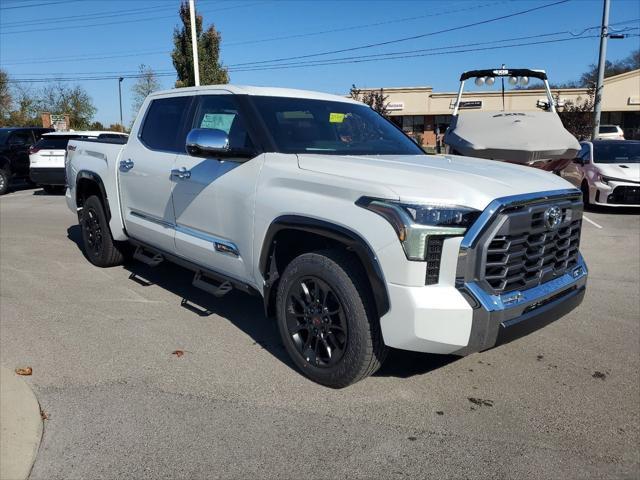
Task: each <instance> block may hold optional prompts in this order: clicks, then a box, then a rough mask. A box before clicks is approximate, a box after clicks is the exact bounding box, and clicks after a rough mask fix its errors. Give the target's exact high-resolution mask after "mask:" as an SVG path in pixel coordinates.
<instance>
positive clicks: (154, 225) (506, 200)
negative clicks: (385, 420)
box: [66, 85, 587, 387]
mask: <svg viewBox="0 0 640 480" xmlns="http://www.w3.org/2000/svg"><path fill="white" fill-rule="evenodd" d="M67 151H68V154H67V155H68V156H67V183H68V189H67V192H66V200H67V203H68V205H69V208H70V209H71V211H72V212H74V213H77V215H78V221H79V223H80V226H81V232H82V242H83V248H84V252H85V255H86V257H87V258H88V260H89V261H90V262H92V263H93V264H94V265H97V266H99V267H110V266H114V265H118V264H120V263H121V262H123V261H124V259H125V257H126V255H127V249H128V246H134V247H135V253H133V258H134V259H137V260H139V261H141V262H143V263H145V264H147V265H150V266H155V265H157V264H159V263H160V262H162V261H165V260H168V261H171V262H175V263H178V264H180V265H182V266H185V267H187V268H190V269H192V270H193V271H194V278H193V285H194V286H196V287H198V288H201V289H203V290H205V291H208V292H210V293H212V294H213V295H215V296H218V297H220V296H223V295H225V294H226V293H227V292H229V291H230V290H231V289H232V288H238V289H240V290H242V291H244V292H247V293H252V294H255V295H257V296H259V297H262V299H263V301H264V307H265V312H266V314H267V315H268V316H273V317H275V318H276V320H277V325H278V328H279V331H280V336H281V338H282V342H283V344H284V347H285V348H286V350H287V352H288V353H289V355H290V356H291V358H292V360H293V362H294V363H295V365H297V367H298V368H299V369H300V370H301V371H302V372H303V373H304V374H305V375H307V376H308V377H309V378H311V379H313V380H314V381H316V382H319V383H321V384H324V385H328V386H331V387H344V386H346V385H349V384H352V383H354V382H356V381H358V380H360V379H362V378H364V377H366V376H367V375H370V374H372V373H373V372H375V371H376V370H377V369H378V367H380V365H381V364H382V362H383V360H384V358H385V355H386V352H387V348H388V347H395V348H400V349H405V350H414V351H420V352H431V353H440V354H456V355H466V354H468V353H471V352H477V351H481V350H486V349H488V348H491V347H494V346H495V345H498V344H500V343H504V342H508V341H510V340H512V339H513V338H516V337H518V336H521V335H524V334H526V333H528V332H530V331H532V330H535V329H537V328H540V327H542V326H544V325H546V324H548V323H549V322H551V321H553V320H556V319H557V318H560V317H561V316H563V315H564V314H566V313H567V312H569V311H571V310H572V309H573V308H575V307H576V306H577V305H578V304H579V303H580V302H581V301H582V298H583V296H584V293H585V288H586V281H587V268H586V265H585V263H584V261H583V259H582V256H581V255H580V253H579V251H578V243H579V241H580V230H581V219H582V197H581V195H580V190H577V189H575V188H573V187H572V186H571V185H570V184H569V183H567V182H566V181H565V180H563V179H562V178H560V177H558V176H556V175H550V174H549V173H547V172H543V171H540V170H536V169H532V168H528V167H523V166H518V165H512V164H508V163H501V162H493V161H489V160H482V159H477V158H467V157H462V156H430V155H426V154H424V152H423V151H422V150H421V149H420V148H419V147H418V146H417V145H416V144H415V143H414V142H413V141H412V140H411V139H410V138H409V137H407V136H406V135H405V134H404V133H403V132H402V131H401V130H400V129H398V128H397V127H396V126H395V125H393V124H392V123H391V122H390V121H388V120H386V119H385V118H384V117H382V116H380V115H379V114H378V113H376V112H375V111H374V110H373V109H371V108H369V107H368V106H366V105H364V104H362V103H359V102H356V101H354V100H351V99H346V98H342V97H338V96H334V95H327V94H323V93H316V92H307V91H299V90H289V89H277V88H260V87H235V86H231V85H224V86H208V87H196V88H181V89H177V90H169V91H165V92H157V93H153V94H151V95H150V96H149V97H147V99H146V100H145V102H144V104H143V106H142V108H141V109H140V113H139V115H138V117H137V119H136V121H135V123H134V125H133V129H132V133H131V136H130V137H129V139H128V140H127V142H126V143H125V144H124V145H122V144H120V143H119V142H118V141H117V140H104V141H100V140H82V139H77V140H70V141H69V145H68V147H67ZM256 320H259V319H256ZM243 362H244V365H247V360H246V359H245V360H243Z"/></svg>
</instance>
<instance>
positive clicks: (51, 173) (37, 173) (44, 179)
mask: <svg viewBox="0 0 640 480" xmlns="http://www.w3.org/2000/svg"><path fill="white" fill-rule="evenodd" d="M29 178H31V181H32V182H33V183H35V184H37V185H60V186H62V185H65V183H66V179H65V173H64V168H31V169H30V170H29Z"/></svg>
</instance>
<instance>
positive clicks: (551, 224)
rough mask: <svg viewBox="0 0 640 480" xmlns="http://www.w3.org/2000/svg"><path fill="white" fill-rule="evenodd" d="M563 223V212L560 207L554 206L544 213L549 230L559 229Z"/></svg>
mask: <svg viewBox="0 0 640 480" xmlns="http://www.w3.org/2000/svg"><path fill="white" fill-rule="evenodd" d="M561 222H562V210H560V207H556V206H553V207H549V208H547V210H546V211H545V212H544V223H545V225H546V226H547V228H549V229H551V230H554V229H556V228H558V226H559V225H560V223H561Z"/></svg>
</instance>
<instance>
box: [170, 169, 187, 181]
mask: <svg viewBox="0 0 640 480" xmlns="http://www.w3.org/2000/svg"><path fill="white" fill-rule="evenodd" d="M171 176H172V177H178V178H191V170H187V169H186V168H185V167H181V168H179V169H178V168H174V169H173V170H171Z"/></svg>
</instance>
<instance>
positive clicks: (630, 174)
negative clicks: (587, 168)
mask: <svg viewBox="0 0 640 480" xmlns="http://www.w3.org/2000/svg"><path fill="white" fill-rule="evenodd" d="M594 165H595V166H596V168H597V169H598V171H599V172H600V173H601V174H602V175H604V176H606V177H613V178H619V179H621V180H629V181H630V182H640V163H594Z"/></svg>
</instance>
